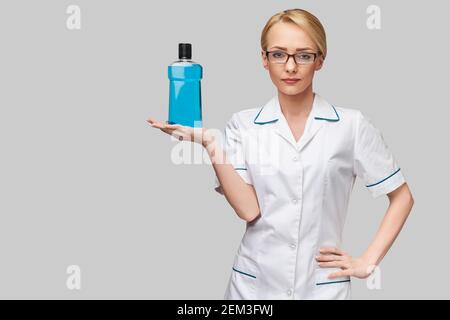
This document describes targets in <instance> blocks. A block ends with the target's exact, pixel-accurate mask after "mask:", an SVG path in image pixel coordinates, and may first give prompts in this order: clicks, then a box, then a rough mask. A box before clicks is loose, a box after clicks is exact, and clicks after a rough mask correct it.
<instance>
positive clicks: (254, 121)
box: [253, 107, 278, 124]
mask: <svg viewBox="0 0 450 320" xmlns="http://www.w3.org/2000/svg"><path fill="white" fill-rule="evenodd" d="M263 109H264V107H262V108H261V110H259V112H258V114H257V115H256V117H255V119H254V120H253V123H254V124H266V123H272V122H276V121H278V118H277V119H275V120H270V121H266V122H256V119H258V117H259V114H260V113H261V111H263Z"/></svg>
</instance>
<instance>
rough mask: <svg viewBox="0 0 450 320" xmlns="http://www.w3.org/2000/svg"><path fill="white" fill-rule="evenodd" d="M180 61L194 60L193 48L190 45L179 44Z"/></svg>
mask: <svg viewBox="0 0 450 320" xmlns="http://www.w3.org/2000/svg"><path fill="white" fill-rule="evenodd" d="M178 59H192V46H191V44H190V43H179V44H178Z"/></svg>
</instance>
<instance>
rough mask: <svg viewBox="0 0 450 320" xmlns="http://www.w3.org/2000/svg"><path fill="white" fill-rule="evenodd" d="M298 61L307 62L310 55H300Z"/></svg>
mask: <svg viewBox="0 0 450 320" xmlns="http://www.w3.org/2000/svg"><path fill="white" fill-rule="evenodd" d="M300 59H302V60H309V59H311V55H309V54H301V55H300Z"/></svg>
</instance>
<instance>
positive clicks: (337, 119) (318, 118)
mask: <svg viewBox="0 0 450 320" xmlns="http://www.w3.org/2000/svg"><path fill="white" fill-rule="evenodd" d="M331 107H332V108H333V110H334V113H335V114H336V119H330V118H321V117H314V119H316V120H327V121H332V122H337V121H339V120H341V118H340V117H339V114H338V113H337V111H336V108H335V107H334V106H333V105H332V106H331ZM263 109H264V107H262V108H261V110H259V112H258V114H257V115H256V117H255V119H254V120H253V123H254V124H266V123H272V122H276V121H278V118H277V119H274V120H270V121H266V122H256V119H258V117H259V114H260V113H261V112H262V111H263Z"/></svg>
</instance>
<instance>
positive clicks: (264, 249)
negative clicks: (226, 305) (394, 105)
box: [215, 93, 405, 299]
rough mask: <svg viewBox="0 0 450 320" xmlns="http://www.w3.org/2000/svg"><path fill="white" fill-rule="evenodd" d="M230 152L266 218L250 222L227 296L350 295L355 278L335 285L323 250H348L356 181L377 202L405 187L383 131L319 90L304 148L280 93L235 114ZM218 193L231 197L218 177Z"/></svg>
mask: <svg viewBox="0 0 450 320" xmlns="http://www.w3.org/2000/svg"><path fill="white" fill-rule="evenodd" d="M224 137H225V139H224V149H225V150H226V152H227V156H228V158H229V159H230V161H231V163H232V164H233V166H234V167H235V170H236V172H238V173H239V175H240V176H241V177H242V179H243V180H244V181H245V182H246V183H248V184H252V185H253V186H254V188H255V191H256V195H257V198H258V202H259V206H260V210H261V215H260V216H259V217H258V218H257V219H256V220H254V221H252V222H250V223H247V224H246V230H245V234H244V236H243V238H242V241H241V244H240V246H239V248H238V251H237V253H236V256H235V259H234V262H233V265H232V268H231V270H230V278H229V282H228V286H227V288H226V292H225V296H224V298H225V299H350V297H351V279H350V277H341V278H336V279H328V278H327V275H328V274H330V273H332V272H333V271H336V270H340V269H339V268H321V267H319V266H318V264H317V261H316V260H315V256H316V255H317V254H318V253H319V248H320V247H322V246H336V247H341V243H342V232H343V227H344V222H345V218H346V214H347V208H348V202H349V198H350V194H351V191H352V188H353V185H354V182H355V178H356V176H358V177H360V178H361V179H362V180H363V181H364V183H365V185H366V187H367V189H368V190H369V191H370V192H371V194H372V196H373V197H374V198H376V197H378V196H380V195H383V194H387V193H389V192H391V191H393V190H395V189H396V188H398V187H399V186H400V185H402V184H403V183H404V182H405V179H404V176H403V174H402V172H401V171H400V168H399V167H398V165H397V162H396V160H395V159H394V157H393V155H392V153H391V152H390V150H389V149H388V147H387V144H386V143H385V141H384V139H383V137H382V134H381V132H380V131H379V130H378V129H377V128H376V127H374V126H373V125H372V123H371V122H370V120H369V119H368V118H367V117H365V116H364V115H363V114H362V113H361V112H360V111H358V110H356V109H349V108H341V107H335V106H333V105H331V104H330V103H328V102H327V101H326V100H325V99H324V98H322V97H321V96H320V95H318V94H317V93H315V95H314V101H313V107H312V109H311V112H310V114H309V117H308V119H307V121H306V125H305V130H304V133H303V135H302V137H301V138H300V140H299V141H298V142H297V141H295V138H294V136H293V134H292V132H291V131H290V128H289V125H288V123H287V121H286V119H285V117H284V115H283V113H282V112H281V108H280V104H279V100H278V96H277V95H276V96H274V97H273V98H272V99H271V100H270V101H269V102H268V103H267V104H266V105H265V106H263V107H258V108H252V109H246V110H243V111H240V112H237V113H234V114H233V115H232V117H231V119H230V120H229V121H228V123H227V125H226V128H225V135H224ZM215 182H216V185H215V190H216V191H217V192H219V193H222V190H221V187H220V185H219V181H218V179H217V177H215Z"/></svg>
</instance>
